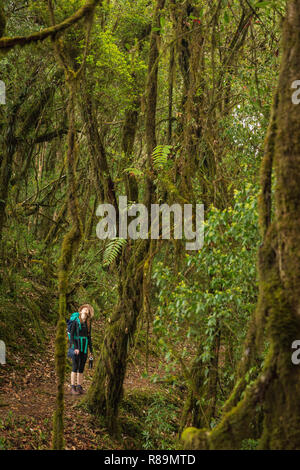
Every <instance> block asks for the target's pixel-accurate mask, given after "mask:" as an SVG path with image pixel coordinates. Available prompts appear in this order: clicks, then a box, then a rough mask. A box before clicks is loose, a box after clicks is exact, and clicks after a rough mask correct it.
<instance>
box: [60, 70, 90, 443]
mask: <svg viewBox="0 0 300 470" xmlns="http://www.w3.org/2000/svg"><path fill="white" fill-rule="evenodd" d="M75 85H76V82H75V81H73V80H72V79H69V88H70V91H69V103H68V118H69V132H68V150H67V175H68V209H69V215H70V218H71V221H72V225H71V229H70V231H69V232H67V233H66V235H65V236H64V239H63V243H62V249H61V257H60V260H59V272H58V282H59V286H58V288H59V320H58V324H57V330H56V340H55V366H56V377H57V395H56V410H55V413H54V417H53V436H52V448H53V449H55V450H61V449H63V448H64V435H63V432H64V419H63V418H64V382H65V368H66V312H67V293H68V287H69V271H70V267H71V264H72V259H73V256H74V253H75V252H76V251H77V249H78V246H79V243H80V240H81V237H82V232H83V230H82V224H81V220H80V216H79V208H78V200H77V196H76V190H77V184H76V163H77V155H78V152H77V143H76V129H75V93H76V88H75Z"/></svg>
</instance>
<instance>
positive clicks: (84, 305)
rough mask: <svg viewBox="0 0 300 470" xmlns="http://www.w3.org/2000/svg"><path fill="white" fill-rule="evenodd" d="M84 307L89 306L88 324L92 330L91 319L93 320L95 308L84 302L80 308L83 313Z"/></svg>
mask: <svg viewBox="0 0 300 470" xmlns="http://www.w3.org/2000/svg"><path fill="white" fill-rule="evenodd" d="M83 308H87V309H88V311H89V313H88V315H87V324H88V329H89V330H90V329H91V321H92V318H93V316H94V308H93V307H92V306H91V305H90V304H83V305H80V307H79V309H78V312H79V313H81V310H82V309H83ZM80 321H81V320H80Z"/></svg>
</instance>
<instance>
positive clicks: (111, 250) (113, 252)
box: [103, 237, 127, 266]
mask: <svg viewBox="0 0 300 470" xmlns="http://www.w3.org/2000/svg"><path fill="white" fill-rule="evenodd" d="M126 243H127V240H126V239H125V238H118V237H116V238H112V239H111V241H110V242H109V243H108V245H107V247H106V249H105V251H104V254H103V266H109V265H110V264H111V263H113V262H114V261H115V259H116V258H117V257H118V255H119V254H120V252H121V250H122V248H123V246H124V245H126Z"/></svg>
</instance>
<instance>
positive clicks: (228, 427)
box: [183, 0, 300, 449]
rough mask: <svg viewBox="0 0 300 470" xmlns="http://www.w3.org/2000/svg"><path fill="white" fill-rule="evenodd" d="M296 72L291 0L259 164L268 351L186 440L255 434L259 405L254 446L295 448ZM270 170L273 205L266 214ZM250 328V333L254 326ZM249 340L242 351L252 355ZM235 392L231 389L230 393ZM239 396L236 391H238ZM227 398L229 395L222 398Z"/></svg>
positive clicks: (298, 55)
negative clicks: (250, 376) (219, 411)
mask: <svg viewBox="0 0 300 470" xmlns="http://www.w3.org/2000/svg"><path fill="white" fill-rule="evenodd" d="M299 76H300V0H290V1H289V2H288V6H287V13H286V18H285V22H284V29H283V57H282V63H281V70H280V77H279V85H278V90H277V94H276V97H275V100H274V105H273V115H272V118H271V122H270V126H269V131H268V135H267V140H266V151H265V156H264V161H263V164H262V193H261V197H260V224H261V228H262V234H263V243H262V245H261V248H260V252H259V288H260V289H259V301H258V305H257V309H256V313H255V321H254V322H253V323H252V326H251V328H252V333H251V335H250V336H249V338H251V337H252V338H253V337H255V340H256V341H255V343H256V347H257V346H259V343H261V342H262V341H263V340H264V339H267V341H268V342H269V351H268V355H267V358H266V359H265V362H264V365H263V369H262V372H261V373H260V375H259V376H258V378H257V380H255V382H254V383H253V384H252V385H251V386H250V387H248V388H247V389H245V388H244V394H243V396H242V398H241V399H240V400H239V401H238V402H237V404H236V405H235V406H232V407H228V408H229V410H230V411H228V412H227V413H226V414H225V415H224V417H223V419H222V421H221V422H220V424H219V425H218V426H217V427H216V428H214V429H213V430H212V431H207V430H197V429H195V428H190V429H186V430H185V431H184V433H183V440H184V442H185V447H186V448H207V449H238V448H240V447H241V443H242V441H243V440H244V439H247V438H250V437H255V431H256V429H255V426H253V421H254V420H255V416H256V414H257V408H259V409H262V412H263V425H262V431H261V433H260V440H259V448H261V449H300V401H299V396H300V368H299V366H296V365H294V364H293V363H292V361H291V352H292V350H291V345H292V343H293V341H294V340H295V339H299V337H300V315H299V312H300V209H299V201H300V120H299V107H298V105H296V104H293V102H292V92H293V90H292V88H291V86H292V83H293V82H294V81H295V80H298V79H299ZM272 168H273V170H274V177H275V178H274V179H275V182H276V186H275V203H274V206H275V210H274V217H273V218H272V217H271V215H272V214H271V208H272V206H271V193H270V189H271V176H272ZM253 332H254V333H253ZM251 342H252V344H253V347H254V342H253V341H250V342H248V345H247V349H246V350H245V354H246V355H249V354H250V355H251V351H249V345H250V344H251ZM234 393H235V392H233V394H234ZM239 396H241V394H240V393H239ZM230 400H231V398H230V399H229V401H230Z"/></svg>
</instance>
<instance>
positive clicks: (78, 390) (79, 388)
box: [76, 385, 85, 395]
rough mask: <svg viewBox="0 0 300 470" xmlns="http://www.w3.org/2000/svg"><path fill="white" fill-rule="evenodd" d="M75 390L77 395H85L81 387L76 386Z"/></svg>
mask: <svg viewBox="0 0 300 470" xmlns="http://www.w3.org/2000/svg"><path fill="white" fill-rule="evenodd" d="M76 390H77V393H80V395H83V394H84V393H85V391H84V390H83V388H82V386H81V385H77V387H76Z"/></svg>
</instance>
